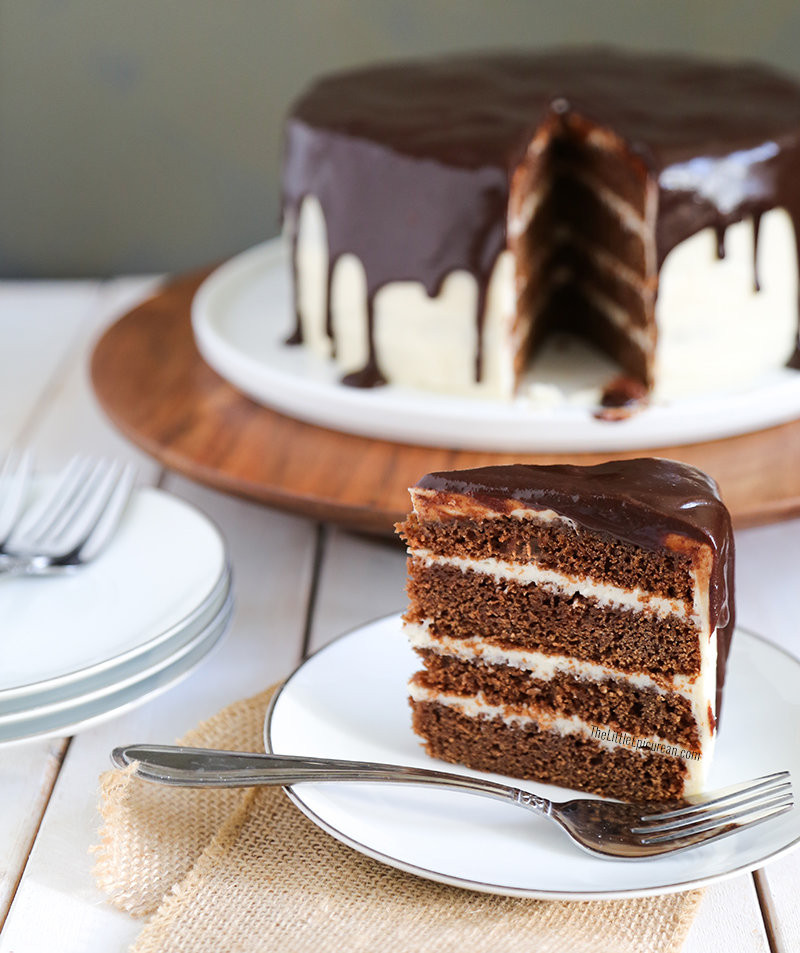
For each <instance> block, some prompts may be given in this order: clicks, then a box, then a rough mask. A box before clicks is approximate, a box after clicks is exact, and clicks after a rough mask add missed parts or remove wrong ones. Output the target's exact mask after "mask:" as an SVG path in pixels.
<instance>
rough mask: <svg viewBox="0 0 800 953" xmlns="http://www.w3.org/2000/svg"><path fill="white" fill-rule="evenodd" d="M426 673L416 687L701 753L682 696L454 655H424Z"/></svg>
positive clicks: (617, 681)
mask: <svg viewBox="0 0 800 953" xmlns="http://www.w3.org/2000/svg"><path fill="white" fill-rule="evenodd" d="M418 652H419V655H420V656H421V657H422V660H423V663H424V665H425V670H424V671H423V672H420V673H418V674H417V675H416V676H415V677H414V681H415V682H416V683H417V684H419V685H422V686H424V687H425V688H428V689H431V690H433V691H439V692H444V693H445V694H452V695H466V696H469V695H473V696H474V695H478V694H480V695H481V696H482V697H483V698H484V699H485V700H486V701H487V702H488V703H489V704H490V705H497V706H499V707H503V706H507V707H508V708H509V710H511V711H515V712H521V713H523V714H525V713H527V712H529V711H530V710H538V711H541V712H546V713H549V714H553V715H560V716H564V717H567V718H568V717H570V716H572V715H576V714H577V715H579V716H580V717H581V719H582V720H583V721H586V722H588V723H590V724H593V725H601V726H607V727H609V728H613V729H614V730H615V731H619V732H626V733H628V734H635V735H641V736H649V735H657V736H658V737H659V738H663V739H664V740H665V741H670V742H672V743H674V744H679V745H682V746H683V747H684V748H688V749H690V750H692V751H694V750H697V749H698V748H699V745H700V739H699V736H698V731H697V723H696V721H695V719H694V716H693V714H692V705H691V702H690V701H689V700H688V699H686V698H684V697H683V696H682V695H679V694H678V693H677V692H669V693H664V692H659V691H656V690H655V689H648V688H637V687H636V686H635V685H633V684H631V683H630V682H628V681H624V680H622V679H617V678H608V679H604V680H603V681H599V682H598V681H594V680H592V679H588V678H579V677H577V676H575V675H570V674H569V673H567V672H559V673H557V674H556V675H555V676H553V677H552V678H548V679H542V678H535V677H534V676H532V675H531V673H530V672H528V671H526V670H525V669H520V668H515V667H514V666H512V665H487V664H486V663H484V662H476V661H466V660H465V659H462V658H456V657H455V656H453V655H441V654H439V653H438V652H435V651H431V650H423V651H420V650H418Z"/></svg>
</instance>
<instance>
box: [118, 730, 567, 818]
mask: <svg viewBox="0 0 800 953" xmlns="http://www.w3.org/2000/svg"><path fill="white" fill-rule="evenodd" d="M111 760H112V761H113V762H114V764H115V765H117V767H120V768H124V767H127V766H128V765H133V773H134V774H135V775H136V777H139V778H142V779H144V780H145V781H155V782H158V783H159V784H171V785H175V786H178V787H223V788H229V787H252V786H255V785H262V784H266V785H269V784H298V783H300V782H302V781H351V782H352V781H371V782H373V783H374V782H380V781H384V782H389V783H395V784H414V785H420V786H427V787H439V788H448V789H450V790H458V791H463V792H465V793H469V794H478V795H483V796H484V797H491V798H494V799H495V800H499V801H511V802H513V803H516V804H520V805H522V806H524V807H527V808H530V809H531V810H533V811H534V812H535V813H538V814H542V815H544V816H549V815H550V812H551V809H552V802H551V801H548V800H547V798H544V797H539V795H537V794H532V793H531V792H530V791H523V790H521V789H520V788H516V787H512V786H511V785H508V784H500V783H498V782H497V781H489V780H488V779H486V778H476V777H473V776H471V775H461V774H450V773H447V772H444V771H432V770H428V769H426V768H411V767H406V766H403V765H395V764H377V763H375V762H370V761H341V760H334V759H331V758H305V757H301V756H297V755H277V754H249V753H248V754H245V753H242V752H239V751H216V750H213V749H211V748H185V747H180V746H175V745H127V746H125V747H121V748H115V749H114V750H113V752H112V753H111Z"/></svg>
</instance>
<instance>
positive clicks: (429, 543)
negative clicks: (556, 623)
mask: <svg viewBox="0 0 800 953" xmlns="http://www.w3.org/2000/svg"><path fill="white" fill-rule="evenodd" d="M398 531H399V532H400V534H401V535H402V536H403V538H404V539H405V540H406V541H407V543H408V546H409V548H410V549H412V550H426V551H427V552H430V553H432V554H434V555H436V556H453V555H455V556H465V557H469V558H470V559H500V560H503V561H504V562H511V563H518V564H520V565H528V564H531V563H535V564H536V565H537V566H540V567H542V568H544V569H552V570H554V571H558V572H562V573H565V574H566V575H570V576H576V577H583V576H588V577H590V578H591V579H594V580H596V581H598V582H610V583H614V585H617V586H624V587H628V588H634V587H638V588H640V589H642V590H643V591H646V592H652V593H655V594H656V595H660V596H664V597H665V598H667V599H678V600H681V601H683V602H686V603H688V604H689V605H691V600H692V560H691V558H690V557H689V556H687V555H686V554H684V553H672V552H664V551H659V552H654V551H652V550H651V549H643V548H641V547H639V546H636V545H634V544H632V543H628V542H625V541H623V540H619V539H614V538H612V537H609V536H608V535H607V534H602V535H601V534H599V533H595V532H592V531H587V530H585V529H582V530H581V531H580V532H579V531H577V530H576V529H574V528H573V527H571V526H570V525H569V524H567V523H565V522H563V521H561V520H554V521H551V522H539V521H537V520H526V519H519V518H517V517H512V516H499V517H496V518H493V519H488V520H483V521H481V520H478V519H474V520H473V519H470V518H469V517H468V516H466V517H464V518H463V519H458V518H454V519H448V520H433V519H431V520H420V518H419V517H418V516H417V515H416V514H413V513H412V514H411V515H410V516H409V517H408V518H407V519H406V521H405V523H402V524H401V525H400V526H399V529H398Z"/></svg>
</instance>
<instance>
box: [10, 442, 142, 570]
mask: <svg viewBox="0 0 800 953" xmlns="http://www.w3.org/2000/svg"><path fill="white" fill-rule="evenodd" d="M134 480H135V469H134V467H133V466H131V465H130V464H127V465H125V466H122V465H120V464H119V463H118V462H109V461H106V460H92V459H90V458H88V457H84V456H76V457H74V458H73V459H72V460H71V461H70V462H69V464H68V465H67V466H66V467H65V469H64V471H63V472H62V473H61V475H60V477H59V479H58V480H57V481H56V482H55V484H54V485H53V486H52V487H51V488H50V489H49V491H48V492H46V493H45V494H44V495H43V496H42V497H41V499H39V500H38V501H37V502H36V503H34V504H33V505H32V506H31V507H30V508H29V509H27V510H26V511H25V512H24V513H23V515H22V516H21V517H20V518H19V519H18V520H17V522H16V523H15V525H14V526H13V528H12V529H11V531H10V533H8V534H7V536H6V538H5V540H4V541H3V543H2V549H1V550H0V574H12V575H28V576H40V575H49V574H53V573H57V572H63V571H66V570H71V569H75V568H77V567H78V566H80V565H82V564H84V563H87V562H89V561H90V560H92V559H94V558H95V557H96V556H97V555H98V553H99V552H100V550H101V549H102V548H103V546H105V544H106V543H107V542H108V540H109V539H110V538H111V535H112V533H113V532H114V530H115V529H116V527H117V524H118V523H119V520H120V518H121V516H122V513H123V512H124V510H125V506H126V505H127V502H128V499H129V497H130V494H131V491H132V489H133V484H134Z"/></svg>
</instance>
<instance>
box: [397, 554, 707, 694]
mask: <svg viewBox="0 0 800 953" xmlns="http://www.w3.org/2000/svg"><path fill="white" fill-rule="evenodd" d="M408 594H409V597H410V607H409V610H408V612H407V613H406V615H405V616H404V618H405V619H406V620H408V621H409V622H415V623H424V622H425V621H426V620H431V624H432V630H433V634H434V635H437V634H438V635H444V636H449V637H450V638H454V639H469V638H474V637H476V636H480V637H481V638H483V639H485V640H486V641H487V642H489V643H491V644H493V645H512V646H516V647H521V648H526V649H535V650H537V651H540V652H545V653H550V654H558V655H568V656H572V657H574V658H578V659H583V660H586V661H590V662H598V663H600V664H605V665H609V666H611V667H613V668H617V669H619V670H621V671H623V672H641V671H653V672H656V673H660V674H662V675H665V676H669V677H671V676H673V675H676V674H682V675H690V676H691V675H696V674H697V673H698V672H699V671H700V647H699V644H698V631H697V628H696V626H695V625H694V624H693V623H692V622H691V621H690V620H685V619H680V618H677V617H675V616H667V617H660V616H657V615H655V614H653V613H644V612H632V611H629V610H625V609H613V608H608V607H603V606H601V605H600V604H599V603H598V602H597V601H596V600H594V599H588V598H586V597H584V596H581V595H572V596H570V595H564V594H559V593H557V592H554V591H552V590H548V589H545V588H544V587H541V586H537V585H535V584H533V583H529V584H526V585H522V584H518V583H515V582H513V581H511V580H503V581H502V582H497V581H495V579H494V578H493V577H492V576H489V575H487V574H485V573H479V572H473V571H471V570H467V571H466V572H464V571H463V570H461V569H459V568H457V567H454V566H446V565H437V564H433V565H426V564H425V563H423V562H422V561H420V560H417V559H411V560H410V561H409V580H408Z"/></svg>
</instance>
